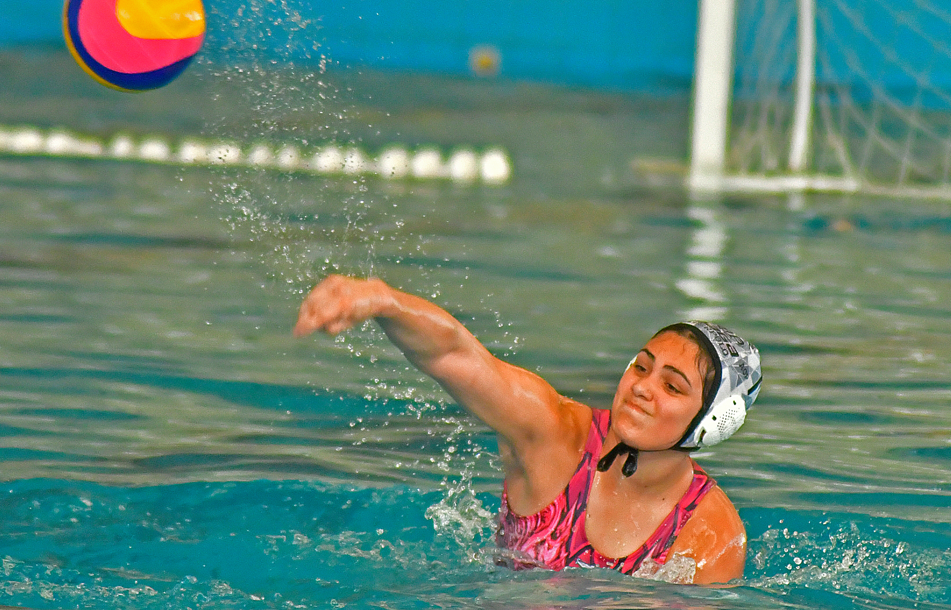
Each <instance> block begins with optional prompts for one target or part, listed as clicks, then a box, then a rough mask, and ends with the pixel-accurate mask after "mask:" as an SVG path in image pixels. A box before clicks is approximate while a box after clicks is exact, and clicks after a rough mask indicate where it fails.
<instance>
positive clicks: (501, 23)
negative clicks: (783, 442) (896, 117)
mask: <svg viewBox="0 0 951 610" xmlns="http://www.w3.org/2000/svg"><path fill="white" fill-rule="evenodd" d="M819 4H820V6H821V5H822V0H819ZM931 4H933V5H934V6H939V3H937V2H932V3H931ZM795 5H796V3H795V2H794V1H793V0H738V2H737V15H738V19H739V20H740V21H744V22H746V23H754V24H755V23H758V21H759V20H761V15H763V14H768V15H769V16H770V17H769V18H770V19H771V20H773V21H772V22H771V23H772V25H770V28H773V29H775V30H776V33H777V35H776V36H773V38H774V39H775V40H774V41H773V42H772V43H771V45H770V46H772V47H773V52H774V54H775V52H782V53H787V52H792V53H793V56H794V53H795V50H794V49H795V39H794V37H792V36H791V34H790V33H791V32H792V31H794V29H795ZM62 6H63V3H62V0H30V1H29V2H24V1H23V0H0V48H3V47H11V46H16V45H24V44H54V45H57V44H59V45H61V44H63V42H62V34H61V30H60V28H61V13H62ZM928 6H930V5H929V3H927V2H926V3H925V4H924V5H922V3H921V1H920V0H894V1H893V2H891V3H889V6H888V8H887V10H884V9H883V8H882V6H880V5H879V4H876V3H874V2H867V3H865V2H859V3H856V6H855V7H851V8H848V10H844V11H838V9H837V12H836V16H835V17H834V21H835V22H833V23H829V24H827V25H826V30H827V31H828V32H832V33H830V34H827V35H826V36H827V38H833V37H835V38H836V40H835V41H834V44H835V45H836V46H837V48H839V49H846V50H849V52H854V54H855V55H857V56H859V57H860V58H861V60H862V62H863V63H864V65H865V66H866V68H867V69H868V70H869V72H870V73H871V74H873V75H876V78H881V79H883V80H884V81H885V82H886V83H888V82H889V81H892V82H893V84H895V85H896V86H898V87H903V86H906V85H909V84H913V83H910V82H909V79H910V78H911V77H912V76H913V75H909V74H907V70H905V69H903V68H902V67H901V65H902V64H903V63H913V61H911V62H909V60H913V59H914V58H915V57H925V58H926V57H927V56H928V55H927V54H929V53H933V52H935V45H938V46H940V45H941V44H942V42H941V41H942V40H944V39H945V38H947V32H946V31H945V30H948V29H949V28H948V24H947V22H945V21H943V20H942V18H941V17H940V15H943V14H944V13H943V12H942V13H940V14H939V13H936V12H933V11H931V12H929V10H930V9H929V8H928ZM697 7H698V0H666V1H664V2H643V1H637V0H601V1H599V2H589V1H588V0H547V1H546V0H480V1H475V0H337V1H336V2H323V1H321V2H317V1H315V0H283V1H276V0H205V8H206V12H207V14H208V22H209V36H208V39H207V41H206V44H205V49H204V50H203V54H204V55H205V56H206V57H207V58H209V59H211V60H212V61H214V60H215V59H217V58H219V57H223V58H228V54H229V53H232V52H234V51H236V50H238V49H243V50H245V51H246V50H247V48H248V47H250V45H256V46H254V52H255V53H256V54H258V56H260V57H266V58H267V59H274V60H276V61H278V62H282V61H302V60H306V61H320V59H321V58H322V57H326V58H329V59H330V60H331V61H333V62H336V63H337V64H340V65H343V66H347V67H368V68H372V69H380V70H399V71H411V72H412V71H416V72H429V73H441V74H449V75H461V76H468V75H473V74H474V73H476V72H482V73H484V74H486V75H491V76H495V75H497V76H499V77H502V78H505V79H511V80H532V81H540V82H548V83H554V84H560V85H568V86H581V87H591V88H597V89H614V90H624V91H641V92H647V93H655V94H666V93H685V92H687V91H689V90H690V86H691V81H692V75H693V64H694V42H695V37H696V28H697ZM904 14H908V15H913V16H914V17H915V27H914V28H911V29H910V30H909V31H906V32H900V33H898V34H896V33H895V31H894V28H893V27H892V24H893V23H894V22H895V21H896V19H899V20H900V18H902V17H901V16H902V15H904ZM856 19H857V20H859V21H860V22H861V25H860V27H858V28H856V27H855V24H854V23H850V21H854V20H856ZM777 22H778V23H780V24H782V25H781V26H780V28H779V29H776V23H777ZM916 30H917V33H915V31H916ZM770 31H772V30H770ZM942 32H944V33H945V36H942V35H941V33H942ZM819 36H820V41H819V43H820V46H821V45H822V44H823V40H822V36H823V32H822V28H821V27H820V32H819ZM738 41H739V42H738V47H737V51H736V65H737V71H738V72H739V71H741V70H743V69H744V67H746V68H747V69H749V67H750V66H753V65H755V64H756V62H758V61H759V59H758V58H759V57H761V56H763V53H764V52H763V51H762V50H756V45H757V44H762V43H757V42H756V41H755V40H752V39H749V38H748V37H745V36H744V34H743V33H742V32H741V33H740V34H739V36H738ZM923 41H925V42H923ZM943 44H946V41H945V43H943ZM883 46H884V47H885V48H888V49H890V50H893V51H894V53H892V54H890V55H888V54H882V47H883ZM926 47H927V48H926ZM268 56H270V57H268ZM895 58H898V61H896V59H895ZM839 63H842V62H841V60H839ZM926 63H929V64H933V62H927V61H926ZM947 63H948V62H945V63H944V64H941V65H932V70H933V72H931V73H929V74H928V75H927V76H928V78H929V79H930V80H931V81H932V82H936V83H949V84H951V68H949V67H948V65H947ZM789 65H790V66H791V65H792V64H789ZM793 70H794V68H791V67H787V68H785V69H784V70H783V71H782V72H784V73H782V74H775V75H774V76H775V77H776V78H781V79H783V80H785V81H786V82H790V81H791V79H792V78H793ZM830 72H832V73H834V74H836V75H837V76H836V78H841V76H840V75H842V74H850V73H853V72H855V70H854V69H850V68H849V67H848V66H846V65H842V66H839V67H836V68H835V69H833V70H831V71H830ZM818 77H819V79H820V80H821V78H822V75H821V74H819V75H818Z"/></svg>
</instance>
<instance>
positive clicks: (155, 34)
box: [116, 0, 205, 39]
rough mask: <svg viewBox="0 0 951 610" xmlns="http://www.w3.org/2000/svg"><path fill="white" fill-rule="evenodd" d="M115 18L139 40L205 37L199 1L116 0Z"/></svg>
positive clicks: (203, 18)
mask: <svg viewBox="0 0 951 610" xmlns="http://www.w3.org/2000/svg"><path fill="white" fill-rule="evenodd" d="M116 16H117V17H118V18H119V23H120V24H122V27H123V28H125V30H126V31H127V32H129V33H130V34H132V35H133V36H136V37H138V38H148V39H175V38H191V37H193V36H201V35H202V34H204V33H205V8H204V6H202V3H201V0H116Z"/></svg>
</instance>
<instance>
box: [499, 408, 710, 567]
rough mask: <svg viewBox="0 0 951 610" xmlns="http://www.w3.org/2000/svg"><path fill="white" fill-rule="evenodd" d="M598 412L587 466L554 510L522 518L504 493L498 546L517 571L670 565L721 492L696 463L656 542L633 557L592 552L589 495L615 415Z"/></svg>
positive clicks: (584, 461) (583, 464) (652, 538)
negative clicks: (707, 500) (687, 532)
mask: <svg viewBox="0 0 951 610" xmlns="http://www.w3.org/2000/svg"><path fill="white" fill-rule="evenodd" d="M592 411H593V415H592V418H591V429H590V430H589V431H588V440H587V442H586V443H585V448H584V456H583V457H582V458H581V463H580V464H578V469H577V470H576V471H575V474H574V476H572V477H571V480H570V481H569V482H568V485H567V486H566V487H565V490H564V491H563V492H561V494H559V496H558V497H557V498H555V500H554V501H553V502H552V503H551V504H549V505H548V506H546V507H545V508H543V509H542V510H540V511H539V512H537V513H535V514H534V515H531V516H529V517H522V516H519V515H516V514H515V513H513V512H512V511H511V510H510V509H509V505H508V495H507V493H506V492H505V491H503V492H502V507H501V509H500V511H499V530H498V533H497V534H496V541H497V543H498V545H499V546H500V547H501V548H502V549H504V551H505V554H506V555H508V556H511V559H512V561H511V562H509V563H513V564H514V565H513V567H515V568H528V567H541V568H548V569H550V570H561V569H563V568H565V567H571V566H574V567H599V568H610V569H612V570H618V571H619V572H623V573H625V574H632V573H633V572H635V571H636V570H637V569H638V568H639V567H640V565H641V563H643V562H644V560H645V559H647V558H648V557H649V558H651V559H652V560H654V561H656V562H657V563H664V562H665V561H666V560H667V553H668V551H669V550H670V547H671V546H672V545H673V544H674V540H676V539H677V535H678V534H679V533H680V530H681V529H683V527H684V524H685V523H687V520H688V519H689V518H690V516H691V515H692V514H693V512H694V510H696V508H697V505H698V504H700V500H701V499H702V498H703V497H704V496H705V495H706V494H707V492H708V491H710V490H711V489H713V488H714V487H715V486H716V481H714V480H713V479H711V478H710V477H709V476H707V473H705V472H704V471H703V469H701V468H700V466H698V465H697V464H696V463H695V462H694V464H693V481H692V482H691V483H690V487H689V488H688V489H687V492H686V493H685V494H684V495H683V497H682V498H681V499H680V501H679V502H677V505H676V506H674V509H673V510H672V511H670V514H668V515H667V517H666V518H665V519H664V522H663V523H661V524H660V526H659V527H658V528H657V529H656V530H655V531H654V533H653V534H652V535H651V536H650V538H648V539H647V541H646V542H645V543H644V544H643V545H641V547H640V548H638V549H637V550H636V551H635V552H634V553H632V554H630V555H628V556H627V557H621V558H619V559H617V558H613V557H605V556H604V555H602V554H601V553H599V552H598V551H597V550H595V548H594V547H593V546H591V543H590V542H589V541H588V537H587V535H586V534H585V529H584V524H585V517H586V516H587V508H588V492H589V490H590V489H591V483H592V482H593V480H594V473H595V472H596V468H597V463H598V459H599V457H600V456H601V446H602V445H603V444H604V437H605V435H606V434H607V431H608V427H609V426H610V423H611V412H610V411H608V410H605V409H593V410H592Z"/></svg>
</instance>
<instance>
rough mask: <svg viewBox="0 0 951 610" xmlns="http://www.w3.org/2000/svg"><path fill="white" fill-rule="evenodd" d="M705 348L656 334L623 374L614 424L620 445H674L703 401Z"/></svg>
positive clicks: (652, 447)
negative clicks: (702, 353) (702, 352)
mask: <svg viewBox="0 0 951 610" xmlns="http://www.w3.org/2000/svg"><path fill="white" fill-rule="evenodd" d="M699 356H700V348H699V347H697V345H696V344H695V343H693V342H692V341H690V340H689V339H685V338H684V337H681V336H680V335H677V334H676V333H672V332H667V333H662V334H660V335H657V336H656V337H654V338H653V339H651V340H650V341H648V342H647V345H645V346H644V348H643V349H641V351H640V352H638V354H637V358H635V359H634V361H633V362H632V363H631V365H630V366H629V367H628V368H627V370H626V371H624V375H623V376H622V377H621V381H620V383H618V388H617V392H616V393H615V395H614V404H613V406H612V407H611V409H612V416H611V425H612V427H613V429H614V431H615V433H616V434H617V435H618V437H619V438H620V440H621V441H623V442H625V443H627V444H628V445H631V446H632V447H636V448H638V449H641V450H647V451H649V450H654V451H657V450H661V449H668V448H670V447H672V446H673V445H674V444H675V443H676V442H677V441H679V440H680V438H681V437H682V436H683V435H684V432H686V430H687V426H689V425H690V422H691V421H692V420H693V418H694V417H695V416H696V415H697V413H698V412H699V411H700V406H701V404H702V403H703V377H702V376H701V374H700V368H699Z"/></svg>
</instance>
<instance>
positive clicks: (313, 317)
mask: <svg viewBox="0 0 951 610" xmlns="http://www.w3.org/2000/svg"><path fill="white" fill-rule="evenodd" d="M376 289H377V287H376V284H375V283H373V282H371V281H367V280H358V279H352V278H346V277H342V276H339V275H331V276H329V277H327V278H326V279H325V280H324V281H322V282H320V283H319V284H318V285H317V286H315V287H314V289H313V290H311V291H310V294H308V295H307V297H306V298H305V299H304V302H303V303H302V304H301V306H300V311H299V312H298V316H297V324H296V325H295V326H294V336H295V337H304V336H306V335H309V334H311V333H313V332H315V331H322V332H324V333H326V334H328V335H336V334H339V333H341V332H343V331H345V330H347V329H348V328H350V327H352V326H354V325H355V324H358V323H360V322H362V321H363V320H366V319H367V318H370V317H372V316H373V314H374V312H375V300H374V297H375V296H376V292H375V291H376Z"/></svg>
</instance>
